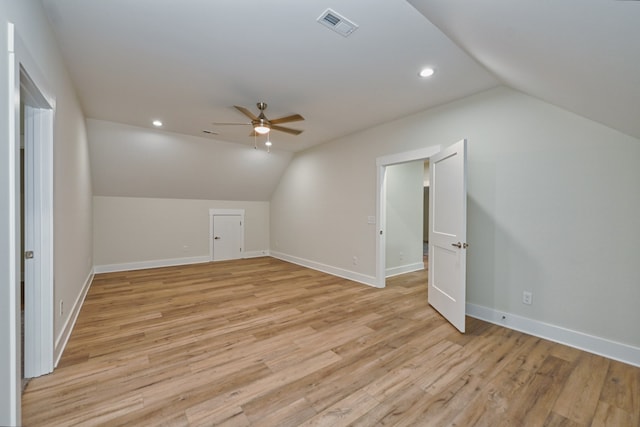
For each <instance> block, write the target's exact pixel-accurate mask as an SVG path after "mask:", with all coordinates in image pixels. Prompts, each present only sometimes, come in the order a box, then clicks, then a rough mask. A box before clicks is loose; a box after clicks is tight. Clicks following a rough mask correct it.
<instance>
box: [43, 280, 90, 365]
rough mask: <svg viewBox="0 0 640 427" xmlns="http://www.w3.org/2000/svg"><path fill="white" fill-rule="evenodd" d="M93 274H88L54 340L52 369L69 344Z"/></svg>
mask: <svg viewBox="0 0 640 427" xmlns="http://www.w3.org/2000/svg"><path fill="white" fill-rule="evenodd" d="M93 277H94V272H93V269H91V271H90V272H89V275H88V276H87V279H86V280H85V281H84V285H82V289H81V290H80V293H79V294H78V298H76V300H75V302H74V303H73V307H71V311H70V312H69V316H68V317H67V321H66V322H65V323H64V325H63V326H62V331H60V335H58V338H56V342H55V347H54V355H53V358H54V367H58V363H59V362H60V358H61V357H62V353H64V349H65V348H66V347H67V343H68V342H69V338H70V337H71V332H73V328H74V327H75V325H76V321H77V320H78V315H79V314H80V309H81V308H82V305H83V304H84V300H85V298H86V297H87V293H88V292H89V288H90V287H91V284H92V283H93Z"/></svg>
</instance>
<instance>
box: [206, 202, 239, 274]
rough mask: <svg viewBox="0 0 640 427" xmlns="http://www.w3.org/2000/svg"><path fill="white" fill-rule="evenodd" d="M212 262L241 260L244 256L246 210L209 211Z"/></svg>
mask: <svg viewBox="0 0 640 427" xmlns="http://www.w3.org/2000/svg"><path fill="white" fill-rule="evenodd" d="M209 253H210V258H211V261H226V260H231V259H240V258H242V257H243V254H244V209H210V210H209Z"/></svg>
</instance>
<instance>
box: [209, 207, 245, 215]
mask: <svg viewBox="0 0 640 427" xmlns="http://www.w3.org/2000/svg"><path fill="white" fill-rule="evenodd" d="M212 215H240V216H244V209H216V208H211V209H209V216H212Z"/></svg>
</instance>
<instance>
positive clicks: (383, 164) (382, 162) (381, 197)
mask: <svg viewBox="0 0 640 427" xmlns="http://www.w3.org/2000/svg"><path fill="white" fill-rule="evenodd" d="M440 150H441V148H440V145H434V146H431V147H426V148H421V149H418V150H414V151H406V152H404V153H398V154H391V155H387V156H382V157H378V158H377V159H376V169H377V177H376V181H377V182H376V185H377V192H376V217H377V221H376V283H375V284H376V287H378V288H384V287H385V285H386V268H385V263H386V247H385V233H386V230H385V224H386V216H387V194H386V173H387V166H393V165H398V164H402V163H408V162H413V161H416V160H427V159H428V158H429V157H431V156H433V155H434V154H436V153H438V152H439V151H440Z"/></svg>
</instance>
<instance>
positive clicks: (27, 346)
mask: <svg viewBox="0 0 640 427" xmlns="http://www.w3.org/2000/svg"><path fill="white" fill-rule="evenodd" d="M19 78H20V81H19V84H20V97H19V99H20V105H19V106H18V107H17V109H18V111H17V113H18V114H19V123H20V136H19V138H20V148H21V149H20V154H21V157H22V159H21V160H20V178H21V181H22V186H23V188H22V191H21V193H22V194H21V195H20V201H19V203H20V205H21V209H20V229H21V243H20V249H19V252H18V256H19V257H20V259H21V263H20V267H21V271H20V282H21V287H20V289H21V290H22V292H21V298H20V299H21V301H22V300H23V301H24V304H22V303H21V309H22V308H23V311H22V316H21V319H23V320H22V322H21V323H22V324H21V325H20V326H19V327H20V337H21V339H20V343H21V347H22V350H23V351H21V366H22V369H21V372H22V380H23V383H24V380H25V379H27V378H33V377H37V376H40V375H44V374H47V373H49V372H51V371H53V364H54V361H53V342H54V340H53V108H52V104H53V103H52V102H50V100H48V99H47V98H46V97H45V96H44V94H43V91H42V90H41V87H40V86H39V85H38V84H36V82H35V80H34V79H33V78H32V77H31V75H30V74H29V73H28V72H27V69H26V67H25V66H24V65H23V64H20V65H19ZM22 284H24V286H22Z"/></svg>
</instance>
